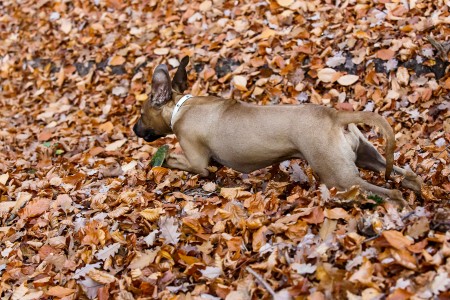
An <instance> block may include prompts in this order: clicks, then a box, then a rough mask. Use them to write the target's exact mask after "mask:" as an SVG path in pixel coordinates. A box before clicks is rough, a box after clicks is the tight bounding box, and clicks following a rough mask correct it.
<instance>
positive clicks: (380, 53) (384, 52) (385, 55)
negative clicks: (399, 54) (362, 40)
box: [377, 49, 395, 60]
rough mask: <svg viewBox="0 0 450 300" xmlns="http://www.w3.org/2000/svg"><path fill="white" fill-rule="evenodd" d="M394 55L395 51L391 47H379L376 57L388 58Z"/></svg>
mask: <svg viewBox="0 0 450 300" xmlns="http://www.w3.org/2000/svg"><path fill="white" fill-rule="evenodd" d="M394 55H395V51H394V50H391V49H381V50H378V51H377V57H378V58H379V59H382V60H390V59H391V58H393V57H394Z"/></svg>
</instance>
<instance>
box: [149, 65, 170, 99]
mask: <svg viewBox="0 0 450 300" xmlns="http://www.w3.org/2000/svg"><path fill="white" fill-rule="evenodd" d="M170 99H172V88H171V82H170V75H169V70H168V69H167V66H166V65H165V64H161V65H159V66H158V67H157V68H156V69H155V71H154V72H153V77H152V95H151V99H150V102H151V104H152V106H156V107H159V106H161V105H163V104H165V103H167V102H168V101H169V100H170Z"/></svg>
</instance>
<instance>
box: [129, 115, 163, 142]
mask: <svg viewBox="0 0 450 300" xmlns="http://www.w3.org/2000/svg"><path fill="white" fill-rule="evenodd" d="M140 124H141V120H140V119H139V121H138V122H137V123H136V124H134V126H133V131H134V133H135V134H136V135H137V136H138V137H140V138H143V139H144V140H145V141H146V142H149V143H150V142H153V141H156V140H157V139H159V138H161V137H164V136H165V135H161V134H157V133H156V132H155V131H154V130H153V129H142V127H141V125H140Z"/></svg>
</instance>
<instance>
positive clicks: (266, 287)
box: [245, 267, 277, 299]
mask: <svg viewBox="0 0 450 300" xmlns="http://www.w3.org/2000/svg"><path fill="white" fill-rule="evenodd" d="M245 269H246V270H247V272H249V273H250V274H252V275H253V276H255V278H256V280H258V281H259V283H261V285H262V286H264V288H265V289H266V290H267V291H268V292H269V294H271V295H272V298H273V299H276V298H275V297H276V296H277V295H276V293H275V291H274V290H273V289H272V287H271V286H270V285H269V284H268V283H267V281H265V280H264V278H262V277H261V276H260V275H259V274H258V273H256V272H255V271H253V269H252V268H250V267H246V268H245Z"/></svg>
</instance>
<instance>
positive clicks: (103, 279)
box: [87, 269, 117, 284]
mask: <svg viewBox="0 0 450 300" xmlns="http://www.w3.org/2000/svg"><path fill="white" fill-rule="evenodd" d="M87 275H88V276H89V277H90V278H91V279H92V280H94V281H97V282H99V283H102V284H108V283H113V282H114V281H116V280H117V279H116V277H114V276H113V275H111V274H109V273H106V272H104V271H100V270H97V269H92V270H90V271H89V272H88V274H87Z"/></svg>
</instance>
